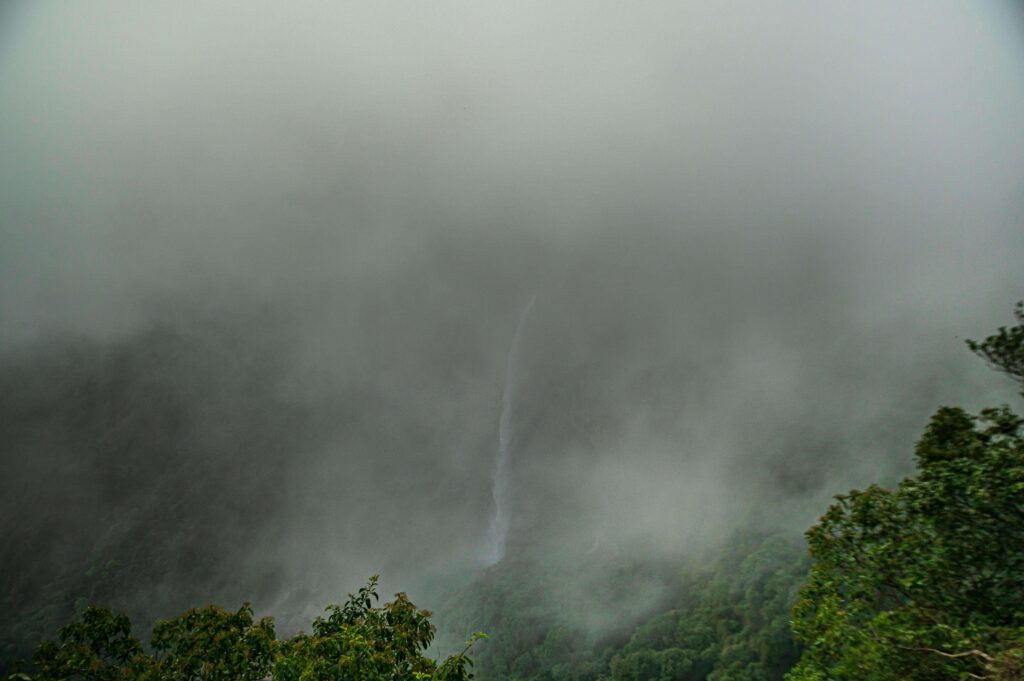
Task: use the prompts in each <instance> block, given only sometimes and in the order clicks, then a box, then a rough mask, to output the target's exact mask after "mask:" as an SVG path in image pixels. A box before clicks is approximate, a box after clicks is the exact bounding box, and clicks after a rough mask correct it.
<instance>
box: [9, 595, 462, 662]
mask: <svg viewBox="0 0 1024 681" xmlns="http://www.w3.org/2000/svg"><path fill="white" fill-rule="evenodd" d="M376 584H377V578H376V577H373V578H371V580H370V582H369V583H368V584H367V585H366V586H365V587H363V588H362V589H360V590H359V592H358V593H357V594H355V595H352V594H349V599H348V601H347V602H346V603H345V604H344V605H341V606H337V605H332V606H329V607H328V608H327V610H326V612H327V616H326V617H318V618H317V619H316V621H315V622H314V623H313V630H312V633H311V634H304V633H300V634H298V635H296V636H295V637H293V638H291V639H287V640H283V641H278V640H277V639H276V637H275V633H274V626H273V623H272V622H271V620H270V619H269V618H263V619H261V620H259V621H254V620H253V611H252V608H250V607H249V605H248V604H247V605H244V606H243V607H242V608H240V609H239V610H238V611H237V612H230V611H227V610H224V609H222V608H218V607H215V606H208V607H205V608H199V609H193V610H189V611H188V612H186V613H185V614H183V615H181V616H180V617H177V618H176V619H173V620H168V621H165V622H161V623H159V624H157V626H156V627H154V629H153V635H152V640H151V647H152V651H153V652H152V653H151V654H147V653H146V652H144V650H143V647H142V645H141V644H140V643H139V641H138V640H137V639H135V638H134V637H132V635H131V623H130V622H129V621H128V618H127V617H126V616H125V615H117V614H114V613H112V612H111V611H110V610H108V609H106V608H95V607H91V608H88V609H86V610H85V612H84V613H83V614H82V616H81V618H80V619H79V620H77V621H74V622H72V623H71V624H68V625H66V626H65V627H63V628H62V629H61V630H60V633H59V635H58V640H57V642H53V641H47V642H44V643H42V644H41V645H40V646H39V647H38V648H37V649H36V653H35V656H34V662H35V667H36V668H35V673H34V675H32V676H29V675H25V674H18V675H13V676H12V677H9V678H12V679H13V678H23V679H35V681H58V680H63V679H90V680H92V679H95V680H97V681H119V680H122V679H123V680H129V679H130V680H133V681H172V680H174V681H259V680H261V679H268V678H273V679H278V680H280V681H307V680H313V679H315V680H317V681H468V680H469V679H471V678H473V674H472V673H471V671H470V668H471V667H472V664H473V663H472V660H471V659H470V658H469V657H468V652H469V649H470V646H471V645H472V643H473V641H470V643H469V644H467V646H466V647H465V648H464V649H463V650H462V651H461V652H459V653H457V654H455V655H451V656H449V657H448V658H446V659H445V660H443V661H442V662H440V663H438V662H437V661H436V660H434V659H432V658H429V657H426V656H425V655H424V652H425V651H426V649H427V648H428V647H429V646H430V644H431V642H432V641H433V637H434V626H433V625H432V624H431V623H430V613H429V612H427V611H426V610H419V609H417V608H416V606H415V605H413V604H412V603H411V602H410V601H409V599H408V598H407V597H406V596H405V594H397V595H396V596H395V600H394V601H392V602H390V603H387V604H385V605H384V606H382V607H377V606H375V605H374V603H375V602H376V601H377V600H378V596H377V593H376V590H375V588H376ZM481 636H482V635H479V634H478V635H475V636H474V637H473V640H474V641H475V640H476V639H477V638H480V637H481Z"/></svg>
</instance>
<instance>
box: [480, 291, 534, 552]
mask: <svg viewBox="0 0 1024 681" xmlns="http://www.w3.org/2000/svg"><path fill="white" fill-rule="evenodd" d="M535 300H536V297H534V298H531V299H530V302H529V303H527V305H526V308H525V309H524V310H523V313H522V314H521V315H520V316H519V324H518V325H517V326H516V333H515V335H514V336H513V337H512V345H511V347H510V348H509V350H508V359H507V360H506V361H505V386H504V388H503V390H502V393H501V418H500V419H499V420H498V454H497V457H496V459H495V462H494V487H493V495H494V513H493V515H492V516H491V522H490V525H489V527H488V528H487V551H486V553H485V554H484V563H485V564H487V565H494V564H495V563H497V562H498V561H499V560H501V559H502V558H503V557H504V556H505V541H506V540H507V539H508V528H509V522H510V518H509V509H508V504H509V480H508V475H509V471H508V464H509V462H508V457H509V449H510V448H511V445H512V431H513V418H514V416H515V409H514V407H515V393H516V382H517V380H518V378H519V346H520V345H521V344H522V340H523V331H524V329H525V328H526V321H527V319H529V317H530V310H532V309H533V303H534V301H535Z"/></svg>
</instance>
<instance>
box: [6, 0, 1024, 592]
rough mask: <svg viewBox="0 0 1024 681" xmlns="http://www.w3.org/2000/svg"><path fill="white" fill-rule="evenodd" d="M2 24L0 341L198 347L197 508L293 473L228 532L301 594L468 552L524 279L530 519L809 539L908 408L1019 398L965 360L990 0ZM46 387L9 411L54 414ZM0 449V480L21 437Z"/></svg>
mask: <svg viewBox="0 0 1024 681" xmlns="http://www.w3.org/2000/svg"><path fill="white" fill-rule="evenodd" d="M0 24H2V27H0V356H2V357H5V360H4V361H5V362H7V364H6V366H20V364H19V362H23V361H28V360H24V358H25V357H29V356H31V355H32V353H34V352H36V351H39V352H41V351H42V350H40V348H45V347H48V344H50V343H56V342H57V340H55V339H58V338H60V339H65V340H63V341H61V342H65V343H83V344H90V343H92V344H96V347H121V346H118V345H116V344H118V343H128V344H131V343H139V344H143V345H144V344H145V343H146V342H148V341H146V340H145V339H146V336H145V335H144V334H146V333H147V331H148V330H149V329H151V328H153V325H154V324H157V325H161V328H175V329H182V330H183V331H182V332H183V333H184V334H185V335H186V336H187V337H188V338H189V340H188V343H186V344H185V347H189V348H215V351H211V353H213V354H210V355H208V356H207V355H204V357H207V358H208V357H214V356H215V357H220V358H223V360H224V361H223V362H222V363H220V364H218V363H216V362H214V363H212V364H210V365H209V367H207V365H206V364H203V363H202V362H205V361H207V360H202V361H200V360H196V363H195V366H202V367H206V368H204V369H203V370H202V371H198V370H197V373H196V374H195V376H189V375H184V374H181V375H170V376H164V375H163V374H161V375H160V376H161V378H159V381H160V382H161V383H160V385H164V384H165V383H166V384H167V385H177V384H176V383H175V381H176V380H177V381H179V383H182V385H184V382H187V381H193V383H189V384H188V386H190V387H189V389H190V390H192V392H188V391H187V390H186V391H185V392H180V393H175V394H176V395H190V396H192V397H187V398H184V397H182V398H180V399H183V400H185V401H186V402H187V403H189V404H194V405H195V410H193V411H192V412H189V414H190V415H189V416H188V417H187V422H188V424H190V425H189V426H188V428H187V430H188V432H189V433H191V435H189V437H188V438H186V439H183V440H182V441H183V442H186V443H191V444H183V445H182V447H186V448H187V447H192V446H195V447H199V448H200V449H201V450H202V451H204V452H205V451H217V452H227V454H223V456H224V461H225V462H226V463H225V467H224V468H223V471H224V472H223V476H224V477H223V479H222V480H221V479H218V481H219V483H218V484H221V487H220V489H222V491H223V493H224V494H225V495H227V496H229V497H230V496H231V495H232V494H233V492H232V490H233V489H235V485H236V484H238V483H239V480H238V479H237V478H236V477H235V476H236V475H237V474H238V472H239V471H247V470H263V468H262V466H264V464H268V465H269V463H270V462H271V461H273V463H274V465H275V466H280V467H281V470H284V471H286V473H287V474H286V475H284V476H283V477H282V478H280V480H281V482H280V486H281V488H282V489H283V490H284V491H283V492H281V496H280V498H277V500H276V501H275V504H277V505H276V506H275V512H274V513H273V514H272V515H271V516H270V517H267V518H259V519H254V524H255V525H256V527H257V531H256V533H255V535H254V536H256V537H257V541H256V543H255V544H254V548H253V554H254V555H258V556H259V557H260V561H262V562H261V564H263V563H266V564H273V565H276V566H278V567H280V566H282V565H283V566H285V568H282V569H285V570H286V572H288V574H293V573H292V572H291V571H293V570H294V574H296V575H298V574H302V575H303V577H301V578H300V577H297V576H296V577H294V580H300V581H301V579H306V580H308V584H305V585H304V588H305V587H308V588H310V589H313V590H317V589H320V590H332V589H337V588H338V584H341V585H342V587H343V588H346V589H350V588H352V587H353V586H354V584H355V583H358V580H359V579H361V578H362V577H363V576H364V575H366V574H369V573H370V572H373V571H378V570H384V571H385V578H386V580H391V581H388V582H386V583H387V584H394V585H396V586H401V585H402V584H404V583H405V582H403V580H405V581H409V580H416V579H423V578H424V575H438V574H445V573H446V572H451V571H452V570H455V569H469V568H470V567H472V566H474V565H476V564H477V561H478V560H479V557H480V555H481V552H482V551H484V545H485V533H486V526H487V517H488V515H489V514H490V513H491V503H492V496H491V489H490V476H491V473H492V470H493V462H494V457H495V454H496V447H497V428H498V420H499V413H500V409H501V395H502V391H503V381H504V372H505V359H506V356H507V353H508V349H509V344H510V343H511V340H512V336H513V334H514V332H515V328H516V324H517V321H518V319H519V315H520V314H521V312H522V310H523V308H524V306H525V305H526V303H527V302H528V301H529V300H530V299H531V298H533V297H534V296H535V297H536V304H535V309H534V311H533V313H532V317H531V320H530V324H529V327H528V328H527V329H526V331H525V334H524V337H523V352H522V376H521V389H520V390H519V391H518V398H517V399H518V404H517V405H516V408H515V413H516V425H515V431H516V440H515V441H516V447H517V450H516V452H515V456H513V458H512V463H511V468H512V470H513V472H514V484H513V486H512V489H513V493H512V496H513V497H514V498H515V499H516V500H517V501H516V504H517V505H516V509H515V514H514V518H515V519H514V520H513V523H512V532H513V535H514V536H517V537H519V541H521V542H526V543H528V542H529V541H537V542H543V541H549V540H550V541H552V542H554V543H556V544H559V545H563V546H567V545H572V546H575V544H573V543H572V542H568V543H567V538H570V537H571V538H572V540H573V541H575V542H578V543H579V545H580V546H582V547H584V548H586V547H591V546H594V545H606V546H608V545H619V546H627V545H628V546H632V544H631V542H642V543H643V545H644V546H647V547H648V548H651V547H656V548H651V550H652V551H656V552H657V551H661V550H667V551H669V552H670V553H673V552H679V551H685V550H686V547H687V546H688V545H690V543H697V544H699V543H701V542H703V541H705V540H706V539H708V538H709V537H710V536H713V535H720V534H721V533H722V531H723V528H728V527H732V526H733V525H735V524H736V523H738V522H740V521H739V520H737V518H740V517H747V516H746V515H745V514H748V513H750V512H751V509H750V506H751V505H755V506H759V507H760V508H761V513H759V514H758V515H760V516H762V517H768V516H772V515H774V514H776V513H777V514H778V515H779V516H780V517H782V516H785V517H787V518H789V517H792V516H789V515H787V514H789V513H794V514H796V517H798V518H800V520H799V522H800V523H803V522H804V521H805V520H806V519H807V518H809V517H813V515H814V513H815V512H817V510H820V507H819V506H818V505H817V504H820V502H821V501H822V500H824V499H827V498H828V496H829V495H830V494H832V493H836V492H839V491H843V490H844V489H845V488H847V487H849V486H850V485H853V484H866V483H868V482H871V481H873V480H876V479H887V480H889V479H891V478H892V476H894V475H896V474H898V473H901V472H904V471H906V470H907V467H908V465H909V461H910V446H911V444H912V442H913V439H914V437H915V434H916V433H917V432H919V431H920V428H921V426H922V424H923V423H924V420H925V419H926V418H927V415H928V414H929V413H930V411H931V410H932V409H934V407H936V406H938V405H939V404H940V403H943V402H950V401H952V402H962V403H968V404H973V405H976V404H979V403H984V402H985V401H986V400H990V398H992V399H997V400H998V399H1009V398H1008V397H1006V395H1010V394H1012V391H1009V390H1007V391H1003V392H1000V388H999V384H998V382H997V381H996V380H995V379H994V378H993V379H992V380H990V379H989V377H988V376H987V375H986V374H985V372H984V370H983V369H982V368H980V367H979V366H977V364H978V363H977V362H974V363H972V360H971V359H970V358H969V357H968V355H967V353H966V352H965V351H964V350H963V347H962V339H963V338H965V337H976V336H978V335H982V334H984V333H986V332H987V331H989V330H990V329H992V328H994V327H995V326H997V325H999V324H1005V323H1007V322H1008V321H1009V313H1010V309H1011V306H1012V304H1013V302H1014V301H1016V300H1017V299H1019V298H1021V297H1024V270H1022V268H1021V261H1022V255H1024V153H1021V152H1022V150H1024V39H1022V35H1021V30H1020V28H1021V18H1020V14H1019V8H1017V7H1016V6H1015V5H1013V4H1011V3H1009V2H1007V3H1000V2H972V3H964V2H952V1H950V2H945V1H941V0H920V1H909V2H900V3H891V2H882V1H878V2H874V1H861V2H856V3H820V2H796V1H794V2H773V3H738V2H700V3H698V2H685V3H684V2H647V3H642V4H635V3H604V2H592V1H588V2H562V3H546V2H514V3H513V2H508V3H502V4H498V3H483V2H461V3H458V2H439V1H431V2H394V3H380V2H372V3H347V2H344V3H343V2H322V3H312V2H287V3H268V2H254V1H252V0H248V1H246V2H215V3H214V2H198V1H190V2H151V3H131V2H99V1H96V2H31V3H29V2H13V3H12V2H8V3H6V4H4V5H0ZM211 329H212V330H211ZM68 339H72V340H68ZM139 339H141V340H139ZM89 347H94V346H92V345H90V346H89ZM188 352H192V351H191V350H190V351H188ZM220 361H221V360H218V362H220ZM232 362H234V364H232ZM227 364H230V365H231V366H230V367H228V368H225V369H223V371H221V370H220V368H221V367H223V366H225V365H227ZM26 366H27V365H26ZM175 366H177V365H175ZM270 369H272V370H270ZM97 371H99V370H97ZM104 371H105V370H104ZM132 371H133V370H132ZM175 371H177V369H175ZM102 373H103V372H102V371H100V374H102ZM254 374H259V375H261V376H263V377H264V379H261V380H262V382H261V383H260V384H259V386H258V390H255V391H254V390H253V389H252V387H251V386H250V385H249V383H247V382H246V380H247V378H248V377H251V376H252V375H254ZM5 375H6V376H9V375H10V374H5ZM19 375H20V374H19ZM62 375H63V374H61V373H60V372H58V373H57V374H55V375H54V377H50V378H49V379H48V380H49V383H47V384H46V385H44V386H42V387H39V388H38V390H37V391H36V392H33V393H32V394H33V395H36V397H33V398H32V399H38V400H40V403H41V404H49V405H50V407H48V408H50V409H52V410H53V411H54V412H55V413H56V412H59V410H60V409H61V404H63V403H62V402H61V400H63V399H65V398H64V397H61V396H62V395H64V393H62V392H61V390H62V389H63V388H61V385H62V381H63V380H64V379H62V378H61V376H62ZM68 380H69V381H70V379H68ZM97 380H100V379H97ZM154 380H156V379H154ZM196 381H198V382H196ZM69 385H70V383H69ZM210 386H215V389H214V388H211V387H210ZM9 387H10V386H7V387H5V390H6V389H8V388H9ZM50 390H52V393H51V392H47V391H50ZM112 390H113V389H112ZM183 390H184V388H183ZM211 391H212V392H211ZM218 391H219V392H218ZM51 394H52V395H53V397H52V399H51V398H49V397H47V396H48V395H51ZM76 394H77V393H76ZM145 394H148V393H145ZM211 394H216V395H218V397H216V400H220V401H216V400H214V398H212V397H210V395H211ZM26 399H28V398H26ZM47 400H49V401H47ZM188 400H193V401H192V402H188ZM214 403H215V404H216V405H220V406H216V408H215V407H214V406H211V405H214ZM282 404H284V405H288V408H289V409H294V410H295V413H297V414H299V413H301V414H304V416H302V417H301V418H300V417H295V420H293V421H289V422H288V423H291V424H292V426H293V427H294V428H295V430H294V432H292V431H289V432H287V433H282V432H279V431H276V430H274V429H271V428H269V426H268V429H269V434H267V435H266V437H263V439H262V440H261V442H263V443H264V444H265V443H266V442H267V441H268V438H270V439H273V438H277V439H274V444H273V446H270V445H267V446H266V447H264V448H263V449H260V450H259V451H260V453H259V454H258V455H257V454H252V453H251V452H253V451H254V450H253V449H252V447H251V446H250V444H244V445H243V444H242V443H243V442H244V441H245V438H244V436H243V434H242V433H241V429H240V427H236V425H237V424H236V425H232V426H231V427H228V426H227V425H224V424H225V423H228V424H233V423H235V422H234V421H231V419H232V418H234V417H232V416H231V414H241V413H243V411H244V413H245V414H249V415H250V416H251V417H252V418H253V419H255V420H257V421H258V420H259V419H260V418H262V417H257V416H252V415H258V414H265V413H267V412H268V411H269V410H270V409H271V407H270V406H267V405H275V406H274V407H273V408H274V409H278V407H279V406H280V405H282ZM225 405H230V406H225ZM239 405H241V406H239ZM217 409H223V410H226V411H223V412H222V411H217ZM232 410H234V411H232ZM245 410H249V411H245ZM12 413H13V412H12ZM289 413H290V412H289ZM224 414H228V416H224ZM250 416H246V419H248V418H250ZM110 418H112V419H114V421H118V419H120V418H121V417H118V416H117V415H116V414H115V415H114V416H111V417H110ZM238 418H239V419H241V417H238ZM242 421H244V419H242V420H240V421H238V423H241V422H242ZM118 422H120V421H118ZM245 422H246V423H248V421H245ZM264 423H270V422H269V421H264ZM273 423H277V422H276V421H274V422H273ZM51 425H52V424H51ZM40 427H41V426H40ZM26 428H27V426H26ZM18 432H19V433H21V432H22V431H18ZM26 432H28V433H29V434H28V435H23V439H19V440H18V446H17V447H14V446H9V447H4V448H3V451H4V454H3V456H4V457H5V461H6V465H10V466H14V467H17V466H18V465H20V464H19V463H18V462H21V461H24V460H25V459H26V457H28V456H29V453H30V452H35V453H38V452H39V451H42V450H41V449H40V448H42V447H43V446H44V445H42V444H40V441H39V440H36V439H33V438H32V437H31V431H30V430H29V431H26ZM19 437H22V435H19ZM183 437H184V436H183ZM261 437H262V436H261ZM69 441H72V442H73V440H69ZM196 442H201V444H194V443H196ZM93 444H94V443H91V441H90V443H87V444H83V445H82V446H83V447H85V448H86V449H88V448H89V447H93ZM74 449H75V448H74V447H73V446H72V447H71V450H74ZM71 450H69V451H71ZM90 451H91V450H90ZM133 451H134V450H133ZM146 451H147V450H146V447H145V445H142V446H141V447H140V448H139V449H138V453H137V456H138V457H139V459H140V461H145V460H146V456H147V454H146ZM197 451H199V450H197ZM247 451H248V452H250V454H246V452H247ZM894 452H895V453H894ZM33 455H35V454H33ZM40 456H43V455H42V454H40ZM76 456H78V455H76ZM81 456H85V455H81ZM247 457H249V458H247ZM45 460H47V461H49V460H50V459H45ZM52 460H53V461H54V462H57V463H54V464H53V465H54V466H60V465H64V464H61V463H60V462H61V461H64V459H61V458H60V457H56V458H53V459H52ZM79 465H80V466H81V467H80V468H79V469H76V470H78V473H76V475H78V476H79V477H78V479H79V481H81V480H86V481H94V484H96V485H99V484H101V482H102V480H103V479H104V477H103V476H104V475H106V473H104V472H103V471H99V470H91V469H90V467H89V464H88V459H87V457H86V463H85V464H81V463H80V464H79ZM140 465H142V464H140ZM43 467H44V468H45V466H43ZM274 470H278V469H277V468H275V469H274ZM51 472H52V471H51ZM26 475H27V474H26ZM82 484H93V483H90V482H86V483H82ZM784 499H788V500H790V501H793V500H796V501H795V502H793V505H794V507H798V508H796V510H794V508H789V507H787V508H786V510H782V506H781V505H780V504H783V501H782V500H784ZM800 500H809V501H807V502H806V503H807V504H808V505H809V506H807V507H805V506H803V505H801V502H800ZM82 503H83V504H86V505H87V506H88V504H93V506H92V507H90V508H94V510H95V511H96V513H97V515H96V516H95V517H96V518H99V520H97V521H96V522H104V521H103V520H102V518H104V517H106V516H104V515H103V513H102V512H101V511H103V509H105V508H107V507H106V506H104V504H107V505H110V506H111V507H112V508H116V505H117V502H116V499H115V500H113V501H110V500H107V501H104V502H103V503H102V504H100V503H99V502H96V501H95V500H92V501H89V502H86V501H83V502H82ZM787 503H788V502H787ZM553 506H555V507H559V508H564V509H567V510H566V511H565V512H564V513H559V514H554V516H556V517H557V518H558V522H554V521H552V515H553V514H552V513H551V512H550V509H551V508H552V507H553ZM766 507H767V508H770V509H773V510H771V511H770V512H767V513H765V512H764V509H765V508H766ZM808 508H810V509H811V510H808ZM67 512H68V513H72V510H70V509H69V510H68V511H67ZM74 512H75V513H81V512H82V511H81V509H78V510H77V511H74ZM12 522H13V521H12ZM140 522H142V521H140ZM780 522H783V521H781V520H780ZM528 538H529V539H528ZM602 542H604V544H602ZM410 547H412V548H413V549H414V550H415V553H416V555H417V556H418V560H417V561H416V564H415V565H410V564H409V561H408V560H407V555H408V551H409V550H410ZM572 550H576V549H572ZM588 550H589V549H588ZM311 565H312V566H313V567H310V566H311ZM467 566H468V567H467ZM388 571H390V572H388ZM311 573H313V574H315V576H310V575H311Z"/></svg>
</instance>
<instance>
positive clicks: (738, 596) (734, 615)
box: [442, 534, 807, 681]
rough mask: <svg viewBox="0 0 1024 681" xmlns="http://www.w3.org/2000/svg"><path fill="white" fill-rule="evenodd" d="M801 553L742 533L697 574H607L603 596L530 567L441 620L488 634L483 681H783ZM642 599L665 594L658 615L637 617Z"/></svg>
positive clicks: (512, 570)
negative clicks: (635, 608) (647, 593)
mask: <svg viewBox="0 0 1024 681" xmlns="http://www.w3.org/2000/svg"><path fill="white" fill-rule="evenodd" d="M805 554H806V551H805V549H804V546H803V545H802V543H800V542H798V541H795V540H794V539H790V538H784V537H781V536H769V537H764V536H756V535H753V534H738V535H736V536H734V537H732V539H731V541H729V542H728V544H727V546H726V547H725V548H724V549H723V550H722V551H721V552H720V553H719V554H718V556H717V557H716V558H715V559H714V560H712V561H709V562H708V563H706V564H705V565H703V566H702V567H700V568H699V569H690V568H687V569H680V568H679V567H678V566H676V567H675V568H674V569H673V570H672V572H671V574H669V575H664V574H657V573H653V572H652V570H651V568H650V566H645V565H643V564H642V563H638V564H629V563H625V564H620V565H618V566H617V567H616V568H614V569H613V568H612V567H608V566H606V567H605V569H604V570H602V571H601V573H600V574H601V578H600V579H598V580H593V582H594V583H597V584H599V585H601V586H602V587H603V588H599V589H593V590H590V589H588V590H587V593H584V594H582V595H579V594H576V593H574V592H573V591H572V590H571V589H570V587H569V585H567V584H566V583H565V578H564V576H561V575H560V573H559V572H557V571H547V570H545V566H544V565H543V563H542V561H541V560H535V561H532V562H528V563H525V564H521V565H518V566H503V567H502V569H500V570H496V571H494V572H492V573H491V574H489V575H487V576H486V577H485V578H484V579H481V580H479V581H478V582H477V583H475V584H473V585H472V586H471V587H470V588H468V589H466V590H464V591H463V592H462V593H460V594H458V595H457V596H456V598H455V599H454V602H453V603H452V604H451V605H450V607H449V609H448V610H446V611H444V612H443V613H442V614H443V619H444V621H446V622H453V623H455V624H457V625H459V626H469V627H470V628H472V629H480V630H483V631H487V632H488V634H489V638H488V640H487V642H486V643H485V644H484V645H482V646H481V647H480V650H479V651H478V653H477V655H476V657H477V671H478V673H479V676H480V678H481V679H495V680H497V679H517V680H522V681H586V680H596V679H606V680H609V681H612V680H614V681H646V680H648V679H651V680H654V681H660V680H662V679H664V680H666V681H667V680H673V681H700V680H703V679H713V680H714V681H748V680H750V681H753V680H768V679H781V678H782V675H783V673H784V672H785V671H786V670H788V669H789V668H790V667H792V666H793V664H794V663H795V662H796V660H797V658H798V657H799V650H798V649H797V647H796V644H795V643H794V642H793V639H792V636H791V634H790V609H791V608H792V606H793V603H794V602H795V601H796V596H797V592H798V589H799V587H800V584H801V583H802V581H803V579H804V577H805V575H806V574H807V560H806V556H805ZM641 558H642V557H641ZM586 568H587V566H581V569H586ZM588 581H589V580H588ZM652 585H656V588H654V587H652ZM644 591H654V592H655V593H657V594H659V595H658V596H657V598H656V600H655V602H654V603H652V606H653V607H649V608H647V610H646V611H644V612H640V613H635V612H634V613H632V614H631V613H630V611H629V608H630V607H631V606H632V602H633V601H635V600H637V599H638V595H639V594H640V593H642V592H644ZM567 592H568V593H569V594H571V595H568V596H567ZM602 613H609V615H608V616H606V617H605V618H604V619H603V620H602V618H601V617H599V615H600V614H602ZM616 615H618V619H615V618H616Z"/></svg>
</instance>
